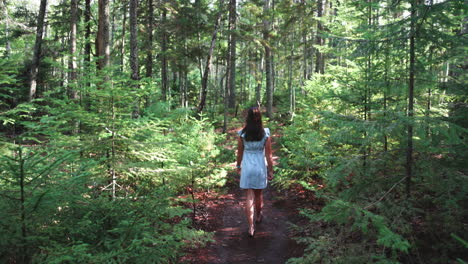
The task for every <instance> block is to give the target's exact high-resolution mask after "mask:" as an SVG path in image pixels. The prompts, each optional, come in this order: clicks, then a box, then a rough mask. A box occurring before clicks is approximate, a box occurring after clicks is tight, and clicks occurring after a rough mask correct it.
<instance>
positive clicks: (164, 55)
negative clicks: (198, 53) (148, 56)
mask: <svg viewBox="0 0 468 264" xmlns="http://www.w3.org/2000/svg"><path fill="white" fill-rule="evenodd" d="M163 3H165V1H163ZM161 16H162V17H161V24H162V36H161V37H162V39H161V79H162V80H161V84H162V85H161V96H162V100H163V101H166V100H167V33H166V30H167V29H166V26H167V25H166V20H167V9H166V7H165V6H164V7H163V10H162V15H161Z"/></svg>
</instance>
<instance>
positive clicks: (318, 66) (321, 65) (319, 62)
mask: <svg viewBox="0 0 468 264" xmlns="http://www.w3.org/2000/svg"><path fill="white" fill-rule="evenodd" d="M323 1H325V0H317V18H319V19H320V18H321V17H322V16H323V6H324V4H323ZM322 31H323V26H322V22H320V21H317V38H316V44H317V46H323V44H324V43H323V39H322V36H321V34H322ZM315 72H317V73H324V72H325V61H324V57H323V53H322V52H321V51H320V50H319V49H317V51H316V59H315Z"/></svg>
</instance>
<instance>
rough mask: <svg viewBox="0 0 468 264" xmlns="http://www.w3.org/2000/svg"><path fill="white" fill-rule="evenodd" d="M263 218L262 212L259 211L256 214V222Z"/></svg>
mask: <svg viewBox="0 0 468 264" xmlns="http://www.w3.org/2000/svg"><path fill="white" fill-rule="evenodd" d="M262 220H263V213H262V212H260V213H259V214H257V219H256V220H255V222H256V223H261V222H262Z"/></svg>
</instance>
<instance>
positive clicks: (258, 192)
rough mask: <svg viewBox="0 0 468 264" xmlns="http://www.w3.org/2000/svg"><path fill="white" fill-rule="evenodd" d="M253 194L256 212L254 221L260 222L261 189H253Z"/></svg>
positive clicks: (261, 207) (261, 206)
mask: <svg viewBox="0 0 468 264" xmlns="http://www.w3.org/2000/svg"><path fill="white" fill-rule="evenodd" d="M254 194H255V212H256V216H257V217H256V221H257V222H260V221H261V220H262V219H261V218H262V216H261V214H262V209H263V190H262V189H258V190H254Z"/></svg>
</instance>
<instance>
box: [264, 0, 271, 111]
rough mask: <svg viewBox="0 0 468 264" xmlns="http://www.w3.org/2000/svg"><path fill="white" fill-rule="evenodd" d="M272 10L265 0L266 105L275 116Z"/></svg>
mask: <svg viewBox="0 0 468 264" xmlns="http://www.w3.org/2000/svg"><path fill="white" fill-rule="evenodd" d="M269 12H270V0H265V3H264V6H263V16H264V18H263V40H264V42H265V43H264V48H265V75H266V78H265V79H266V87H265V88H266V89H265V90H266V106H267V116H268V117H269V118H272V117H273V85H272V82H273V80H272V77H273V74H272V67H271V47H270V43H269V39H270V21H269V20H268V19H267V16H268V13H269Z"/></svg>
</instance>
